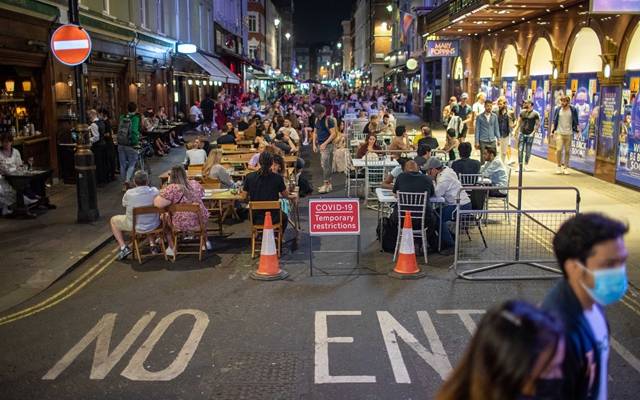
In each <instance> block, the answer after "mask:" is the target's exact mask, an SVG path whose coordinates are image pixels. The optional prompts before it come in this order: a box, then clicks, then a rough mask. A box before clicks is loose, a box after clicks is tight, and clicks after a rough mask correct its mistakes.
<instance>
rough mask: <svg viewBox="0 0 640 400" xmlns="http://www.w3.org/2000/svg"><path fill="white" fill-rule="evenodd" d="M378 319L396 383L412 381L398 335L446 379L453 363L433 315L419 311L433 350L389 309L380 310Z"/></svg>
mask: <svg viewBox="0 0 640 400" xmlns="http://www.w3.org/2000/svg"><path fill="white" fill-rule="evenodd" d="M377 314H378V321H379V322H380V330H381V331H382V337H383V338H384V344H385V346H386V348H387V353H388V355H389V361H390V362H391V368H392V370H393V375H394V377H395V379H396V383H411V378H410V377H409V372H408V371H407V366H406V365H405V363H404V359H403V358H402V353H401V352H400V346H398V337H399V338H400V339H402V341H403V342H405V343H406V344H407V345H408V346H409V347H410V348H412V349H413V350H414V351H415V352H416V353H418V355H419V356H420V358H422V359H423V360H424V361H425V362H426V363H427V364H429V365H430V366H431V367H432V368H433V369H434V370H435V371H436V372H437V373H438V375H440V378H442V380H444V379H445V378H446V377H447V376H448V375H449V373H450V372H451V370H452V368H451V363H450V362H449V358H448V357H447V353H446V352H445V351H444V346H442V342H441V341H440V338H439V337H438V333H437V332H436V329H435V327H434V326H433V322H432V321H431V317H429V313H427V312H426V311H418V312H417V314H418V319H419V320H420V324H421V325H422V329H423V330H424V333H425V335H426V336H427V340H428V341H429V345H430V346H431V349H432V350H433V351H432V352H430V351H428V350H427V349H426V348H425V347H424V346H423V345H422V344H420V342H419V341H418V340H417V339H416V338H415V336H413V335H412V334H411V333H410V332H409V331H407V330H406V329H405V328H404V327H403V326H402V325H400V323H398V321H396V320H395V318H393V316H391V314H390V313H389V312H387V311H378V312H377Z"/></svg>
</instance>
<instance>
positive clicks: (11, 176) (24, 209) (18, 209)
mask: <svg viewBox="0 0 640 400" xmlns="http://www.w3.org/2000/svg"><path fill="white" fill-rule="evenodd" d="M52 172H53V171H52V170H50V169H28V168H26V167H25V166H20V167H19V168H17V169H11V170H8V171H7V172H5V173H4V174H3V175H2V176H3V177H4V179H6V180H7V182H9V184H10V185H11V187H13V189H14V190H15V191H16V205H15V207H14V208H13V214H12V216H13V217H14V218H35V217H36V216H37V215H36V214H34V213H32V212H31V211H30V207H29V206H27V205H26V204H25V202H24V194H25V193H26V191H27V189H31V190H36V191H38V189H41V192H40V193H35V194H37V195H38V196H40V200H39V201H38V205H44V206H46V207H47V208H55V206H53V205H52V204H50V203H49V198H48V197H47V193H46V191H45V189H44V188H45V185H44V182H45V181H46V180H47V179H49V178H50V177H51V174H52Z"/></svg>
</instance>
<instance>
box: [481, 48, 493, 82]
mask: <svg viewBox="0 0 640 400" xmlns="http://www.w3.org/2000/svg"><path fill="white" fill-rule="evenodd" d="M492 60H493V57H492V56H491V52H490V51H489V50H485V51H484V52H482V59H481V61H480V79H491V77H492V76H493V73H492V71H491V67H493V61H492Z"/></svg>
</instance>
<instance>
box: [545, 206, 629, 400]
mask: <svg viewBox="0 0 640 400" xmlns="http://www.w3.org/2000/svg"><path fill="white" fill-rule="evenodd" d="M627 232H628V226H627V225H625V224H623V223H622V222H619V221H616V220H613V219H610V218H607V217H606V216H604V215H602V214H597V213H585V214H578V215H576V216H575V217H573V218H571V219H569V220H568V221H566V222H565V223H564V224H563V225H562V226H561V227H560V229H559V230H558V233H557V234H556V236H555V238H554V239H553V251H554V253H555V255H556V259H557V260H558V264H559V265H560V268H561V269H562V273H563V275H564V278H563V279H561V280H560V281H559V282H558V283H557V284H556V286H555V287H554V288H553V289H552V290H551V291H550V292H549V293H548V294H547V296H546V298H545V300H544V302H543V304H542V308H543V309H545V310H547V311H552V312H554V313H556V314H557V315H558V316H559V317H560V319H561V320H562V322H563V323H564V327H565V338H566V340H565V341H564V342H565V345H566V349H565V352H566V354H565V357H564V362H563V365H562V372H563V376H562V379H559V380H558V381H557V385H559V386H560V387H558V392H559V394H561V396H560V397H558V398H562V399H588V400H591V399H593V400H606V399H607V380H608V363H609V349H610V340H609V338H610V334H609V324H608V322H607V317H606V315H605V311H604V307H605V306H608V305H611V304H614V303H616V302H618V301H620V300H621V299H622V298H623V296H624V294H625V292H626V290H627V285H628V283H627V272H626V266H625V265H626V261H627V257H628V256H629V253H628V252H627V249H626V247H625V244H624V235H625V234H626V233H627Z"/></svg>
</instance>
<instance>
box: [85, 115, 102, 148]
mask: <svg viewBox="0 0 640 400" xmlns="http://www.w3.org/2000/svg"><path fill="white" fill-rule="evenodd" d="M87 114H88V115H89V122H90V125H89V141H90V142H91V144H95V143H98V141H99V140H100V127H99V126H98V122H100V118H98V112H97V111H96V110H93V109H91V110H89V111H88V112H87Z"/></svg>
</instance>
